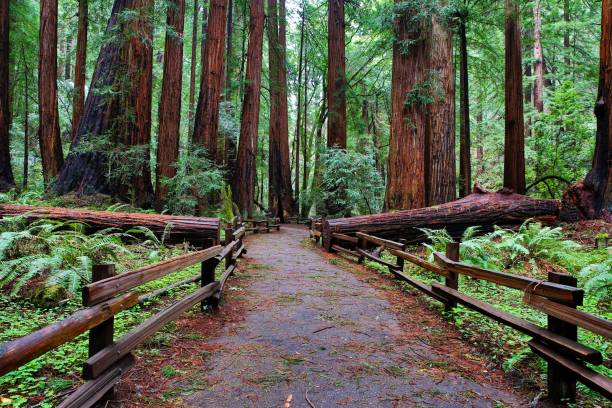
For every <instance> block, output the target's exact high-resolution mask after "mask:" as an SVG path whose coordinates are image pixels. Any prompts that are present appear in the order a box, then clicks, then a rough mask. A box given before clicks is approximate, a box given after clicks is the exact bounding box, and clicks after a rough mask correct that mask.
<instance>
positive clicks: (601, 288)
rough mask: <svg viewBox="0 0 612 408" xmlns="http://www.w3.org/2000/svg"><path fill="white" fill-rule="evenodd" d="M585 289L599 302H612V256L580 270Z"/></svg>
mask: <svg viewBox="0 0 612 408" xmlns="http://www.w3.org/2000/svg"><path fill="white" fill-rule="evenodd" d="M579 276H580V278H581V279H582V282H583V287H584V290H586V291H588V292H590V293H592V294H593V296H594V297H595V298H596V300H597V302H600V303H602V304H608V305H610V303H611V302H612V258H609V259H607V260H605V261H603V262H601V263H596V264H592V265H587V266H585V267H584V268H582V269H581V270H580V275H579Z"/></svg>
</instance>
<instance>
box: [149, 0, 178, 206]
mask: <svg viewBox="0 0 612 408" xmlns="http://www.w3.org/2000/svg"><path fill="white" fill-rule="evenodd" d="M184 20H185V0H171V1H169V2H168V11H167V20H166V25H167V27H170V28H171V30H172V31H169V30H167V31H166V46H165V49H164V77H163V83H162V92H161V99H160V102H159V131H158V135H157V171H156V178H155V204H156V208H157V209H161V208H162V206H163V202H164V199H165V196H166V194H167V191H168V189H167V188H166V187H165V186H164V185H163V184H162V180H163V178H165V177H167V178H171V177H174V176H175V175H176V167H175V165H176V161H177V159H178V156H179V143H180V130H181V88H182V86H181V85H182V81H183V28H184Z"/></svg>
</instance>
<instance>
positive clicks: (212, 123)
mask: <svg viewBox="0 0 612 408" xmlns="http://www.w3.org/2000/svg"><path fill="white" fill-rule="evenodd" d="M209 6H210V10H209V21H208V28H207V30H206V46H205V47H204V58H203V61H204V62H203V65H202V80H201V83H200V96H199V98H198V108H197V111H196V116H195V129H194V134H193V140H194V143H198V144H201V145H202V146H204V147H205V148H206V150H207V152H208V155H209V157H210V158H211V159H212V160H215V158H216V156H217V136H218V132H219V104H220V102H221V91H222V88H223V51H224V50H225V47H224V44H225V28H226V23H227V0H210V5H209Z"/></svg>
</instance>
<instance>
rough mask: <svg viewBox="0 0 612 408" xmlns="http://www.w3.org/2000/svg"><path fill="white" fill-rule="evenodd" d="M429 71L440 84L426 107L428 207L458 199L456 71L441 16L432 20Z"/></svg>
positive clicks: (448, 34)
mask: <svg viewBox="0 0 612 408" xmlns="http://www.w3.org/2000/svg"><path fill="white" fill-rule="evenodd" d="M431 41H432V44H435V46H432V47H431V49H430V63H429V68H430V70H431V71H430V72H431V73H433V74H434V75H435V78H432V80H435V81H436V82H438V84H437V85H438V86H437V87H436V88H439V90H438V91H435V94H434V99H435V100H434V102H433V103H432V104H430V105H428V106H427V110H428V117H427V127H426V142H425V162H426V164H425V188H426V191H427V205H428V206H432V205H438V204H443V203H446V202H449V201H453V200H454V199H455V198H456V180H455V179H456V177H455V171H456V170H455V70H454V66H453V41H452V35H451V31H450V29H448V28H446V27H444V23H443V22H441V21H440V19H439V17H438V16H433V17H432V25H431Z"/></svg>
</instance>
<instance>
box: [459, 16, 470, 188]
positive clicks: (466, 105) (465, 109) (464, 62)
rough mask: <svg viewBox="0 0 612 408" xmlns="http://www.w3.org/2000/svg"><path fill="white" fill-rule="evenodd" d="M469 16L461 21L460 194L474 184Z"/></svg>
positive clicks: (463, 17)
mask: <svg viewBox="0 0 612 408" xmlns="http://www.w3.org/2000/svg"><path fill="white" fill-rule="evenodd" d="M466 19H467V16H462V18H461V22H460V23H459V53H460V56H461V58H460V66H459V70H460V73H459V87H460V89H461V90H460V96H459V103H460V122H461V123H460V130H459V183H460V184H459V196H460V197H465V196H466V195H468V194H469V192H470V188H471V186H472V154H471V147H470V144H471V143H470V87H469V71H468V52H467V33H466V31H467V27H466Z"/></svg>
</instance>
